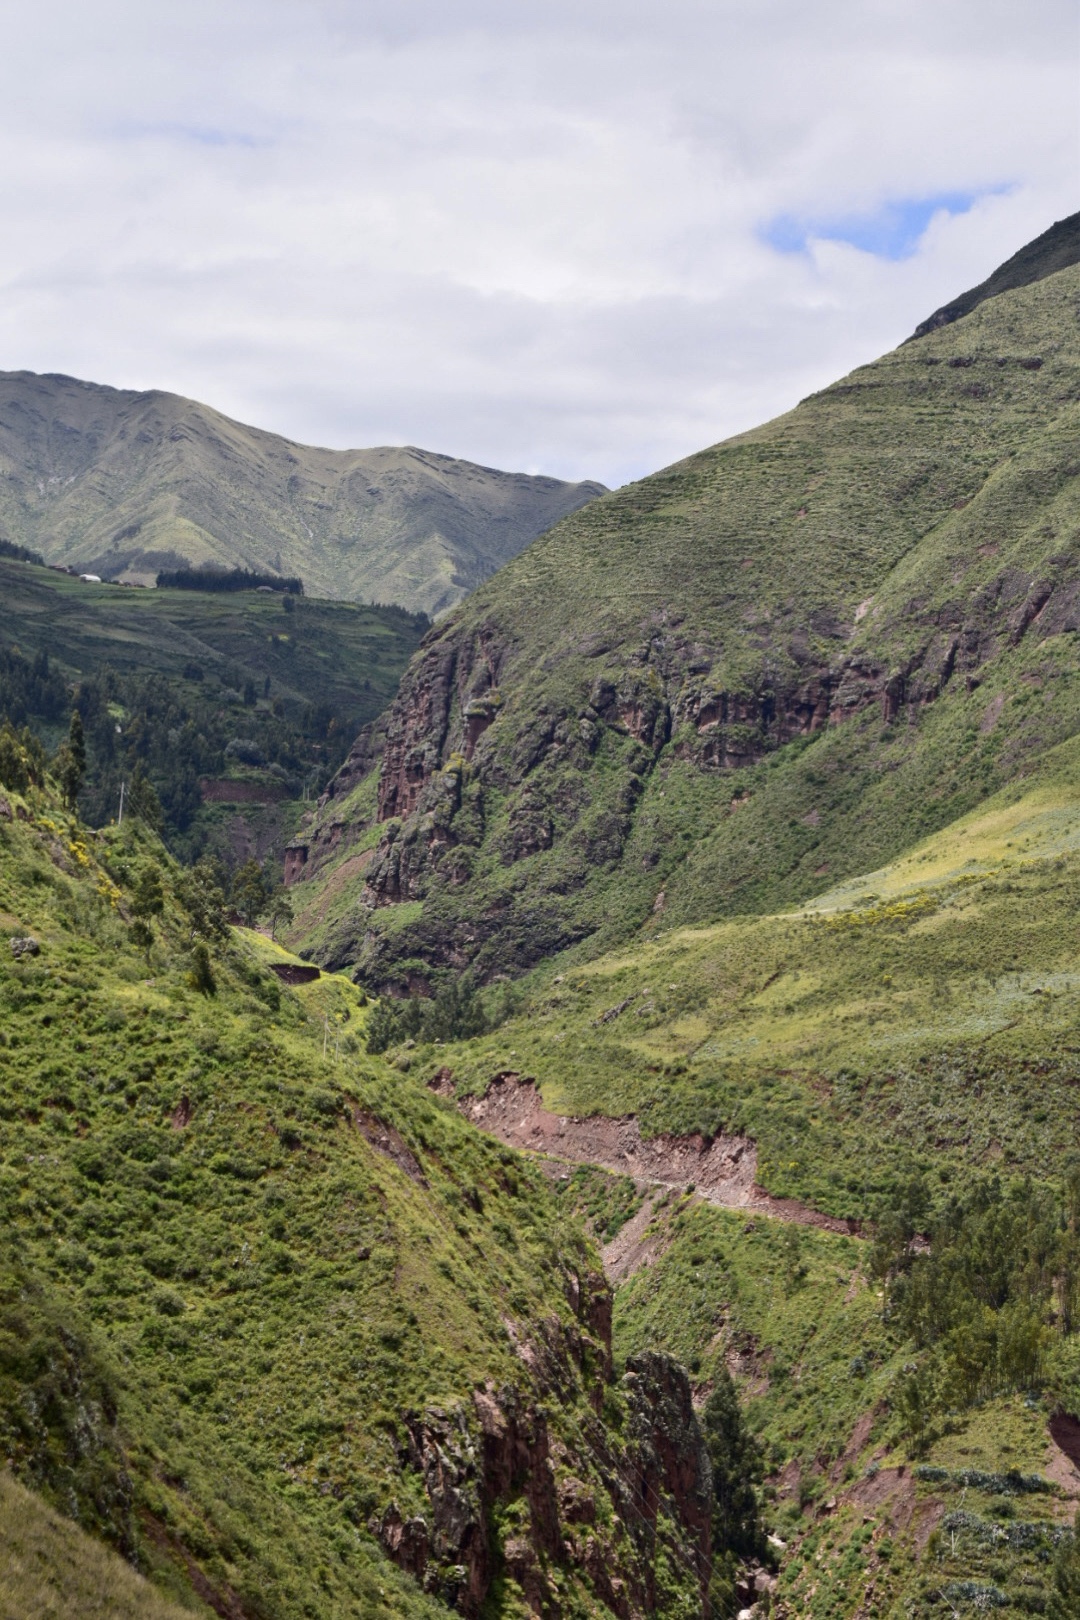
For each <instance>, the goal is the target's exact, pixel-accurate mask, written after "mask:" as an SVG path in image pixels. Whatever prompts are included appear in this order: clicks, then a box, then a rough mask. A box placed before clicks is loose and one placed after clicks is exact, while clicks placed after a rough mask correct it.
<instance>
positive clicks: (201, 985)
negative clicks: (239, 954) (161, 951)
mask: <svg viewBox="0 0 1080 1620" xmlns="http://www.w3.org/2000/svg"><path fill="white" fill-rule="evenodd" d="M189 977H190V981H191V987H192V989H193V990H198V992H199V994H200V995H203V996H212V995H215V994H216V993H217V980H216V979H215V977H214V969H213V965H212V963H211V961H210V952H209V950H208V949H207V945H206V941H205V940H202V939H198V940H196V941H195V944H194V946H193V947H192V951H191V973H190V975H189Z"/></svg>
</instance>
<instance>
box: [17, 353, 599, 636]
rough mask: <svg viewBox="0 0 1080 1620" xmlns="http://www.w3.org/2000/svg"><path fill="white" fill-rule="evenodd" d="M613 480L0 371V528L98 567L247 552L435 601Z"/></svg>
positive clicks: (366, 591)
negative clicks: (506, 465)
mask: <svg viewBox="0 0 1080 1620" xmlns="http://www.w3.org/2000/svg"><path fill="white" fill-rule="evenodd" d="M602 491H603V486H602V485H600V484H595V483H589V482H585V483H578V484H569V483H566V482H564V481H562V480H559V479H555V478H547V477H541V476H534V475H529V474H524V473H506V472H501V471H499V470H497V469H493V468H489V467H483V466H480V465H479V464H478V463H473V462H468V461H462V460H460V459H456V458H454V457H451V456H444V455H440V454H438V453H437V452H434V451H427V450H421V449H418V448H417V447H415V446H402V447H394V446H380V447H376V448H373V449H369V450H328V449H323V448H321V447H319V446H313V445H301V444H297V443H294V442H293V441H291V440H289V439H286V438H284V437H283V436H281V435H279V434H274V433H270V432H268V431H267V430H265V429H261V428H252V427H248V426H247V425H245V424H244V423H240V422H236V421H234V420H232V419H231V418H229V417H227V416H225V415H223V414H222V413H221V412H219V411H215V410H214V409H213V408H212V407H211V406H207V405H202V404H200V403H199V402H198V401H196V400H188V399H185V398H183V397H182V396H180V395H176V394H170V393H168V392H166V391H164V390H160V389H154V390H148V391H145V392H142V391H139V390H134V389H116V388H110V387H107V386H106V385H102V384H97V383H89V382H85V381H82V380H80V379H78V378H71V377H66V376H64V375H63V374H61V373H49V374H37V373H33V372H25V371H23V372H0V536H2V537H3V538H5V539H8V540H11V541H14V542H16V543H18V544H23V545H27V546H29V547H31V548H32V549H34V550H36V551H39V552H41V553H42V555H44V557H45V559H46V561H47V562H51V563H64V564H68V565H71V566H74V567H76V568H77V569H78V570H79V571H88V572H93V573H98V574H101V575H102V576H103V577H107V578H115V577H125V578H130V577H135V578H139V579H141V581H142V582H143V583H152V580H153V576H154V575H155V574H156V573H157V572H158V571H159V570H160V569H163V568H174V567H180V566H184V565H185V564H194V565H202V564H209V565H213V566H221V567H232V566H234V565H240V566H245V567H252V568H256V569H261V570H269V571H271V572H274V573H279V574H299V575H300V576H301V577H302V578H303V579H304V580H305V583H306V585H307V588H308V590H309V591H310V592H311V593H312V594H314V595H321V596H324V597H330V598H335V597H336V598H344V599H356V600H378V601H386V602H391V601H393V602H397V603H398V604H399V605H400V606H403V607H408V608H410V609H411V610H413V611H416V610H422V611H424V612H427V613H429V614H430V615H432V616H434V615H435V614H438V613H442V612H445V611H446V610H447V609H448V608H449V607H451V606H453V605H454V604H455V603H456V602H457V601H459V600H460V599H461V598H462V597H463V596H464V595H465V594H466V593H467V592H468V591H469V590H471V589H473V588H474V587H475V586H476V585H477V584H479V583H481V581H482V580H483V579H485V578H487V577H489V575H490V574H491V573H492V572H494V571H495V570H496V569H497V568H498V567H499V566H500V565H501V564H502V563H503V562H505V561H506V560H507V559H508V558H510V557H511V556H513V555H515V554H516V552H517V551H519V550H520V549H521V547H522V546H523V545H525V544H527V543H528V542H529V541H530V540H532V539H534V538H535V536H536V535H538V534H540V533H541V532H542V531H543V530H544V529H546V528H548V527H550V525H551V524H552V523H553V522H555V521H557V520H558V519H559V518H560V517H562V516H564V515H565V514H566V513H567V512H568V511H572V510H574V509H576V508H577V507H578V506H580V505H582V504H584V503H585V502H587V501H589V500H592V499H595V498H596V496H597V495H598V494H600V493H602Z"/></svg>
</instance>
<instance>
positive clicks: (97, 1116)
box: [0, 216, 1080, 1620]
mask: <svg viewBox="0 0 1080 1620" xmlns="http://www.w3.org/2000/svg"><path fill="white" fill-rule="evenodd" d="M1078 254H1080V216H1076V217H1075V218H1074V219H1073V220H1069V221H1064V222H1061V223H1060V224H1059V225H1058V226H1055V227H1054V228H1053V230H1052V231H1051V232H1048V233H1047V234H1046V237H1045V238H1039V239H1038V240H1037V241H1036V242H1035V243H1033V244H1030V245H1029V247H1028V248H1027V249H1024V250H1022V252H1021V254H1019V255H1017V257H1016V260H1015V261H1010V262H1009V264H1007V265H1005V266H1003V267H1002V269H1001V271H999V272H997V273H996V275H995V276H992V277H990V278H989V280H988V281H987V282H986V283H984V284H983V285H982V287H980V288H976V289H975V290H974V291H973V292H972V293H971V294H966V295H964V296H963V297H962V298H961V299H959V300H955V301H954V302H953V304H950V305H947V306H944V309H943V311H939V312H937V314H936V315H935V316H933V317H931V318H930V319H929V320H928V321H926V322H924V323H923V324H922V326H921V327H920V329H919V332H918V333H917V334H916V336H915V337H914V338H913V339H911V340H909V341H908V342H907V343H905V344H904V345H902V346H901V348H899V349H898V350H896V351H895V352H894V353H892V354H890V355H886V356H885V357H883V358H882V359H881V360H878V361H876V362H874V363H873V364H871V365H867V366H864V367H862V368H860V369H859V370H858V371H856V372H855V373H853V374H852V375H851V376H850V377H848V378H846V379H844V380H842V381H841V382H838V383H836V384H835V385H833V386H832V387H830V388H826V389H825V390H823V391H822V392H820V393H818V394H816V395H814V396H812V397H811V398H810V399H808V400H806V401H804V402H803V403H802V404H801V405H799V406H798V407H797V408H796V409H795V410H794V411H792V412H790V413H788V414H787V415H786V416H784V417H782V418H780V419H779V420H778V421H776V422H773V423H769V424H766V425H765V426H763V427H761V428H759V429H757V430H755V431H754V432H751V433H749V434H743V435H741V436H740V437H738V438H737V439H734V440H730V441H727V442H725V443H723V444H720V445H717V446H714V447H713V448H711V449H709V450H705V451H702V452H701V453H700V454H698V455H695V456H692V457H690V458H689V459H688V460H687V461H684V462H681V463H679V464H677V465H676V466H675V467H672V468H668V469H666V470H664V471H662V472H659V473H657V474H654V475H652V476H651V477H649V478H646V479H644V480H642V481H641V482H639V483H636V484H632V485H630V486H627V487H626V488H625V489H623V490H619V491H615V492H614V493H603V494H599V495H598V498H597V499H595V500H590V501H589V503H588V504H587V505H581V506H580V509H578V510H575V511H569V512H568V513H567V514H566V515H562V516H561V517H560V520H559V521H558V522H557V523H556V524H555V525H554V527H551V528H550V529H549V530H548V531H547V532H546V533H544V534H543V535H542V536H541V537H540V538H539V539H536V540H534V541H533V543H532V544H531V545H529V546H528V547H527V548H526V549H524V550H521V551H520V554H519V555H516V556H515V557H513V558H512V559H511V560H509V561H507V562H506V563H505V566H503V567H502V568H501V569H500V570H499V571H498V572H497V573H494V575H493V577H491V578H489V579H487V580H486V582H484V583H480V582H477V583H476V585H475V588H474V589H472V591H471V594H469V595H468V596H466V597H465V598H464V600H462V601H461V602H460V603H458V604H457V605H450V611H448V612H447V613H446V615H445V617H441V618H439V619H438V621H437V622H436V623H435V624H434V625H431V624H430V623H429V621H428V620H427V619H426V618H425V617H423V616H422V615H418V614H416V613H415V612H413V611H406V610H405V609H402V608H374V607H371V608H366V607H361V606H359V605H358V604H356V603H351V602H345V601H337V602H334V601H328V600H323V599H319V598H317V597H316V596H314V595H313V594H306V595H304V596H301V597H298V598H297V599H296V600H295V601H293V602H292V603H291V605H290V604H289V599H288V598H286V597H283V596H281V595H279V594H278V593H275V592H273V591H267V592H257V591H238V592H236V593H220V594H214V593H202V592H198V591H180V590H175V591H174V590H169V589H161V590H154V591H150V590H138V589H135V588H127V589H125V588H124V587H122V586H120V585H106V584H93V583H86V582H81V581H78V580H75V579H72V578H71V577H69V576H66V575H62V574H57V573H55V572H52V571H49V570H46V569H43V568H40V567H37V566H35V565H34V564H33V563H31V562H27V561H26V560H18V559H17V558H15V557H10V556H8V557H0V583H2V584H3V585H4V597H3V604H2V606H0V658H2V659H3V660H4V662H3V663H2V664H0V676H2V678H3V680H5V681H6V683H7V684H6V685H4V686H0V692H2V693H3V694H5V703H4V705H2V707H4V708H6V711H7V713H8V717H9V720H10V722H11V724H10V725H8V726H7V727H6V729H5V730H4V731H3V733H0V921H2V928H0V946H3V947H4V949H3V954H2V956H0V1208H2V1210H3V1225H2V1246H0V1435H2V1436H3V1444H4V1448H5V1449H4V1453H3V1455H4V1456H5V1457H7V1458H8V1459H9V1470H10V1476H11V1477H7V1476H5V1477H4V1478H3V1479H2V1480H0V1484H3V1487H4V1489H3V1492H0V1546H5V1545H7V1546H11V1547H13V1548H15V1549H16V1551H17V1556H15V1555H13V1560H12V1566H11V1567H12V1571H13V1573H12V1575H11V1576H10V1577H9V1580H10V1582H12V1583H15V1584H14V1585H12V1591H13V1592H14V1593H15V1594H16V1595H15V1596H14V1597H12V1598H11V1599H8V1598H7V1594H6V1592H5V1590H4V1588H3V1585H2V1584H0V1596H2V1597H3V1598H4V1600H5V1601H9V1604H10V1605H12V1606H13V1612H15V1613H18V1612H19V1606H20V1605H21V1606H22V1609H23V1610H24V1611H25V1610H26V1609H27V1605H28V1604H30V1603H31V1602H41V1601H44V1600H42V1599H40V1598H38V1597H36V1596H34V1597H31V1596H30V1595H27V1594H30V1593H32V1592H33V1591H36V1590H37V1588H34V1587H33V1585H32V1581H33V1580H34V1579H37V1578H38V1575H35V1571H37V1572H38V1574H39V1573H40V1570H41V1569H42V1568H45V1569H47V1570H48V1572H49V1574H48V1581H47V1584H48V1586H49V1592H50V1593H51V1594H52V1595H51V1596H50V1597H49V1599H48V1601H50V1602H54V1603H55V1605H56V1609H55V1612H58V1613H60V1612H65V1605H66V1606H67V1608H66V1612H75V1611H76V1610H77V1608H78V1605H79V1604H80V1603H83V1602H84V1601H85V1600H84V1598H83V1597H82V1596H81V1593H82V1592H83V1591H84V1590H85V1587H86V1569H88V1568H90V1567H91V1566H92V1567H93V1568H95V1569H98V1568H100V1571H101V1574H100V1582H101V1584H102V1586H103V1587H105V1586H107V1587H108V1589H109V1590H110V1591H114V1592H115V1596H114V1597H112V1598H111V1599H110V1601H111V1603H112V1605H113V1607H112V1609H111V1610H109V1611H107V1612H115V1613H116V1614H118V1615H123V1614H126V1613H129V1612H130V1613H135V1612H147V1613H151V1614H153V1613H157V1612H161V1613H162V1615H165V1614H170V1615H171V1614H173V1613H175V1612H185V1613H189V1614H193V1615H195V1614H202V1615H208V1614H217V1615H219V1616H224V1617H227V1620H292V1617H293V1616H295V1617H297V1620H299V1617H301V1616H303V1617H309V1616H310V1617H314V1620H322V1617H324V1616H325V1617H326V1620H332V1617H334V1620H336V1617H338V1616H352V1615H364V1616H368V1615H375V1616H379V1615H401V1616H410V1617H411V1616H424V1617H430V1620H435V1617H436V1616H439V1615H442V1616H446V1615H449V1614H458V1615H463V1616H466V1617H467V1620H494V1617H496V1616H498V1617H508V1620H510V1617H520V1620H525V1617H527V1616H538V1617H544V1620H556V1617H562V1616H565V1617H567V1620H571V1617H574V1620H577V1617H581V1620H585V1617H587V1616H595V1617H597V1620H600V1617H603V1616H609V1617H610V1616H615V1617H617V1620H653V1617H657V1620H659V1617H667V1616H672V1617H679V1620H697V1617H701V1620H736V1617H737V1616H741V1617H742V1620H765V1617H766V1616H769V1617H771V1620H943V1617H946V1616H949V1617H963V1616H967V1615H975V1614H978V1613H982V1612H987V1611H991V1610H992V1611H993V1612H995V1613H1000V1614H1001V1615H1002V1616H1004V1617H1006V1620H1009V1617H1016V1620H1019V1617H1020V1616H1026V1615H1031V1614H1041V1615H1047V1616H1049V1617H1050V1620H1073V1617H1074V1615H1075V1613H1076V1609H1075V1602H1074V1598H1075V1594H1076V1592H1077V1590H1078V1587H1080V1540H1078V1535H1077V1526H1078V1525H1080V1519H1078V1517H1077V1516H1078V1513H1080V1147H1078V1143H1080V1042H1078V1039H1077V1027H1078V1015H1080V932H1078V929H1080V922H1078V917H1080V906H1078V899H1080V666H1078V663H1077V636H1078V635H1080V617H1078V615H1080V551H1078V545H1077V542H1078V538H1080V324H1078V320H1080V317H1078V311H1080V266H1078V264H1077V257H1078ZM939 317H941V318H939ZM125 408H126V407H125ZM140 408H141V407H140ZM132 409H134V406H132ZM290 571H292V569H291V568H290ZM299 571H300V572H303V569H300V570H299ZM305 577H306V576H305ZM420 595H421V597H422V596H423V593H422V592H421V593H420ZM418 599H420V598H414V599H413V600H418ZM425 599H426V598H425ZM46 654H47V657H46ZM19 704H22V706H23V707H22V709H21V710H20V708H19ZM35 705H36V707H35ZM72 705H74V706H75V707H76V709H77V710H78V712H79V713H80V714H82V712H83V711H84V710H85V714H84V716H83V718H84V721H85V742H86V745H87V770H86V775H85V777H84V778H83V779H82V781H81V782H80V781H78V780H77V781H76V783H75V791H74V792H71V791H69V789H68V787H66V786H65V783H70V781H71V767H70V762H71V750H72V748H73V747H74V746H76V742H73V741H72V739H73V738H76V741H77V736H78V735H82V734H81V733H78V732H77V730H72V729H69V724H70V721H69V712H70V709H71V707H72ZM95 717H96V721H95ZM95 724H96V729H95ZM23 726H27V727H28V729H27V730H26V731H22V730H20V729H19V728H21V727H23ZM12 727H14V728H15V729H12ZM117 728H118V729H117ZM117 738H119V739H120V741H119V742H116V741H115V739H117ZM236 739H239V740H240V741H241V742H242V743H243V744H244V747H243V748H238V747H237V746H236ZM110 747H111V748H114V749H119V750H120V753H118V754H117V756H116V759H115V761H113V758H112V756H111V755H109V752H108V750H109V748H110ZM65 748H66V749H67V754H66V755H65V752H64V750H65ZM245 749H246V750H247V751H246V752H245ZM199 750H202V752H201V753H200V752H199ZM256 755H258V758H256V757H255V756H256ZM204 760H205V762H206V763H205V765H204V763H203V761H204ZM137 761H138V762H140V764H141V767H142V771H143V773H144V774H145V777H146V780H147V781H148V782H149V783H150V785H151V787H152V788H153V789H154V793H153V795H151V794H150V793H148V792H147V793H143V794H142V796H141V797H139V796H137V797H136V800H135V802H133V803H132V805H131V807H130V808H129V811H128V813H127V814H126V815H125V818H124V820H123V823H122V824H120V825H118V824H117V821H116V818H115V817H114V816H113V815H112V813H111V807H110V804H109V795H110V794H111V792H112V790H113V780H114V777H113V775H112V774H110V772H113V773H115V771H117V770H119V769H121V768H123V769H124V770H129V769H133V768H134V766H135V764H136V762H137ZM178 762H179V763H183V766H184V770H185V771H186V772H187V777H185V778H184V779H185V780H187V778H188V777H190V779H191V781H193V782H194V783H195V790H194V791H195V797H194V798H193V799H191V807H190V818H189V820H188V822H187V823H186V825H183V826H181V825H180V820H179V811H178V808H177V807H178V805H179V804H180V802H181V797H182V796H180V795H174V794H173V793H172V790H171V788H170V782H171V781H172V779H173V776H179V775H181V774H182V773H180V772H178V771H177V770H176V767H177V765H178ZM170 772H172V775H170ZM275 785H276V786H277V787H279V788H280V794H279V795H275V794H274V793H272V792H271V791H270V790H271V789H273V788H274V787H275ZM211 787H213V788H214V789H215V791H210V788H211ZM217 789H220V792H217ZM258 794H263V795H265V799H264V801H258V800H257V799H256V798H255V795H258ZM246 795H251V797H250V798H246V797H245V796H246ZM155 803H156V805H157V809H156V810H155V808H154V807H155ZM238 817H239V818H240V820H241V821H242V822H243V824H244V825H245V826H246V827H247V828H248V833H247V834H246V835H245V836H246V837H247V839H248V841H247V843H244V844H243V847H241V846H240V842H239V839H240V835H239V834H238V833H236V832H235V829H234V832H233V833H229V832H228V831H227V830H225V829H226V825H227V824H228V825H231V823H232V821H233V820H234V819H236V818H238ZM260 817H261V818H262V820H261V821H260V820H259V818H260ZM245 818H247V819H246V820H245ZM260 828H261V829H262V830H261V831H260ZM230 837H231V838H233V840H234V841H233V842H232V843H230V841H229V840H230ZM260 837H262V838H263V839H264V841H263V843H262V844H261V845H260V843H259V838H260ZM215 840H216V842H215ZM208 853H218V854H220V855H221V856H222V857H223V859H222V861H221V863H220V864H216V865H215V864H214V863H213V862H211V861H208V860H207V859H205V858H204V859H202V860H199V861H194V857H195V856H196V855H203V856H205V855H206V854H208ZM251 853H254V854H255V855H256V857H258V858H260V859H261V858H265V859H264V868H265V869H264V870H263V871H262V873H261V875H260V869H259V867H258V865H257V863H256V864H254V866H253V865H252V864H251V863H249V864H248V866H247V867H246V868H244V867H243V865H242V861H247V860H248V857H249V855H250V854H251ZM245 870H246V874H247V878H246V881H248V882H249V884H250V883H251V882H254V881H255V879H256V878H258V879H259V881H260V882H261V881H262V880H263V878H265V881H266V884H267V889H266V894H265V895H264V902H265V901H266V900H267V897H268V896H269V894H270V892H271V890H270V885H271V884H272V883H275V882H276V880H277V879H278V878H279V876H281V877H283V878H284V880H285V884H286V887H285V889H284V891H281V890H280V889H274V891H273V892H274V893H275V894H276V896H277V897H278V899H279V900H280V899H281V896H282V893H283V894H284V896H285V898H286V899H287V901H288V905H287V907H284V908H283V909H282V910H280V911H279V912H275V913H273V914H272V916H271V914H270V913H269V912H268V910H267V908H266V904H265V903H264V905H263V910H262V911H260V910H259V906H258V905H257V904H255V903H254V902H253V903H252V904H251V905H250V906H248V907H247V910H246V911H244V907H245V900H244V881H245V878H244V872H245ZM253 873H254V875H253ZM231 879H235V881H234V882H233V886H232V889H231V891H229V892H228V893H227V892H226V888H227V886H228V883H229V881H230V880H231ZM242 915H243V920H241V917H242ZM260 922H261V923H262V926H261V927H260V926H259V924H260ZM271 923H272V924H273V926H271ZM5 940H6V941H7V943H6V944H5ZM59 1515H62V1517H60V1516H59ZM80 1537H81V1538H83V1539H82V1541H80ZM84 1543H85V1546H86V1547H87V1548H92V1551H84V1552H80V1551H79V1548H80V1546H83V1544H84ZM24 1549H44V1550H35V1551H31V1552H27V1551H24ZM2 1579H3V1577H0V1582H2ZM140 1580H145V1581H147V1582H149V1583H150V1584H149V1586H147V1587H146V1588H145V1593H151V1594H152V1598H150V1597H146V1599H145V1601H146V1607H145V1610H144V1611H140V1610H139V1608H138V1604H139V1602H140V1597H139V1593H140V1592H142V1591H144V1589H143V1588H140V1587H139V1586H138V1582H139V1581H140ZM19 1582H22V1583H23V1584H22V1586H21V1587H20V1586H19V1585H18V1583H19ZM80 1583H82V1584H80ZM132 1583H134V1584H132ZM145 1593H144V1595H145ZM151 1603H153V1604H155V1605H157V1607H156V1608H155V1607H152V1606H151ZM43 1612H49V1611H48V1610H44V1611H43ZM87 1612H93V1611H92V1610H87Z"/></svg>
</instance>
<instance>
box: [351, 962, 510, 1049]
mask: <svg viewBox="0 0 1080 1620" xmlns="http://www.w3.org/2000/svg"><path fill="white" fill-rule="evenodd" d="M488 1027H489V1023H488V1017H487V1014H486V1012H485V1010H484V1004H483V1001H482V999H481V997H480V996H479V994H478V993H477V990H476V986H475V984H474V983H473V979H472V975H471V974H469V973H464V974H462V975H461V977H460V978H453V979H447V980H445V982H444V983H443V984H442V985H440V987H439V989H438V990H437V991H436V992H435V995H434V996H431V997H426V996H407V997H405V998H404V999H403V1000H401V1001H394V1000H393V999H392V998H391V997H389V996H385V997H383V999H382V1000H381V1001H379V1002H378V1003H377V1005H376V1006H375V1007H374V1008H373V1010H372V1012H371V1014H370V1016H369V1018H368V1024H367V1049H368V1051H369V1052H372V1053H376V1052H385V1051H386V1050H387V1048H388V1047H390V1046H396V1045H398V1043H399V1042H400V1041H405V1040H413V1041H459V1040H469V1039H471V1038H472V1037H473V1036H475V1035H482V1034H483V1033H484V1032H485V1030H486V1029H487V1028H488Z"/></svg>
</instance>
